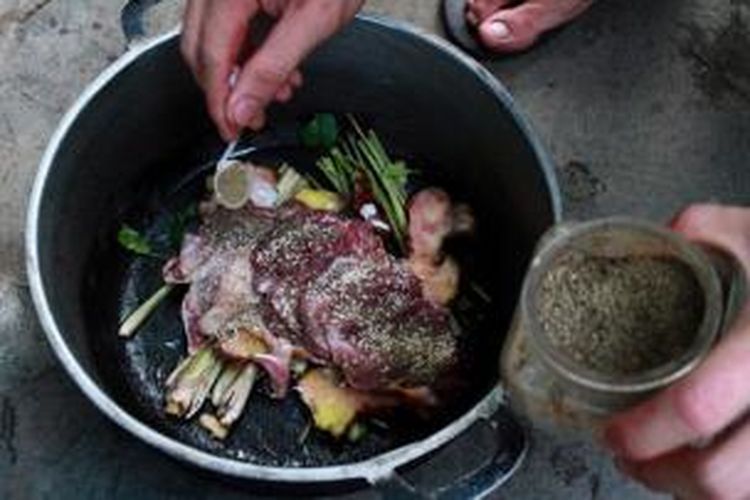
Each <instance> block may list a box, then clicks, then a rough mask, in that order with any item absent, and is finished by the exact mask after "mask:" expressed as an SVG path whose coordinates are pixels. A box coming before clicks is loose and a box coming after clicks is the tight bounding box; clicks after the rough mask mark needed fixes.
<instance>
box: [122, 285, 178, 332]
mask: <svg viewBox="0 0 750 500" xmlns="http://www.w3.org/2000/svg"><path fill="white" fill-rule="evenodd" d="M173 288H174V285H173V284H172V283H167V284H166V285H164V286H162V287H161V288H159V289H158V290H157V291H156V293H154V294H153V295H152V296H151V297H149V298H148V300H146V302H144V303H143V304H141V305H140V306H138V308H137V309H136V310H135V311H133V312H132V313H130V316H128V317H127V318H126V319H125V321H123V322H122V325H120V330H119V334H120V337H131V336H132V335H133V334H134V333H135V332H136V330H138V328H140V327H141V325H142V324H143V322H144V321H146V319H147V318H148V317H149V316H150V315H151V313H153V312H154V310H155V309H156V308H157V307H158V305H159V304H161V303H162V301H163V300H164V299H165V298H167V296H168V295H169V292H171V291H172V289H173Z"/></svg>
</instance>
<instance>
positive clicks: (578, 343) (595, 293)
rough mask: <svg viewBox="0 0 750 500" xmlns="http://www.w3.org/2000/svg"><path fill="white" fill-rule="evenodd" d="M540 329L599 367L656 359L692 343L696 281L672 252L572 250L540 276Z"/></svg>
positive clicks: (614, 370)
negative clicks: (635, 253)
mask: <svg viewBox="0 0 750 500" xmlns="http://www.w3.org/2000/svg"><path fill="white" fill-rule="evenodd" d="M538 293H539V302H538V314H539V321H540V324H541V327H542V330H543V332H544V334H546V335H547V336H548V337H549V339H550V340H551V341H552V344H553V345H554V346H555V347H557V348H558V349H559V350H560V351H561V352H562V353H564V354H565V355H566V356H569V357H570V358H572V359H573V360H575V361H576V362H578V363H580V364H582V365H583V366H585V367H587V368H589V369H593V370H595V371H597V372H600V373H606V374H612V375H629V374H634V373H638V372H642V371H644V370H648V369H651V368H655V367H658V366H661V365H663V364H665V363H666V362H668V361H669V360H671V359H674V358H676V357H678V356H679V355H680V354H682V353H684V352H685V351H686V350H687V349H688V347H689V346H690V344H691V342H692V340H693V338H694V336H695V334H696V333H697V330H698V328H699V325H700V323H701V320H702V318H703V313H704V307H705V304H704V299H703V295H702V292H701V288H700V284H699V283H698V281H697V279H696V277H695V275H694V274H693V272H692V270H691V269H690V268H689V266H688V265H687V264H685V263H683V262H681V261H680V260H677V259H675V258H672V257H667V256H664V257H650V256H638V257H622V258H609V257H598V256H590V255H584V254H580V253H577V254H571V255H568V256H565V257H563V258H561V259H560V260H559V261H558V262H557V263H556V264H555V265H554V266H553V267H552V268H551V269H550V270H549V271H548V272H547V273H546V275H545V276H543V277H542V280H541V283H540V289H539V291H538Z"/></svg>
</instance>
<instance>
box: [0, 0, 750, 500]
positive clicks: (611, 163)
mask: <svg viewBox="0 0 750 500" xmlns="http://www.w3.org/2000/svg"><path fill="white" fill-rule="evenodd" d="M119 3H120V2H113V1H107V0H0V186H1V187H0V190H1V191H0V497H4V498H47V497H50V498H144V499H145V498H162V497H180V498H193V497H195V498H209V497H215V496H219V495H222V496H224V497H227V498H231V497H237V498H239V497H241V496H242V497H244V496H247V495H248V493H261V491H260V490H258V488H257V486H251V487H249V488H248V487H247V486H243V485H238V484H232V485H229V484H226V483H223V482H220V481H218V480H216V479H214V478H211V477H207V476H204V475H202V474H200V473H197V472H195V471H192V470H189V469H187V468H185V467H183V466H181V465H179V464H177V463H175V462H173V461H171V460H169V459H167V458H165V457H163V456H161V455H160V454H158V453H157V452H155V451H153V450H151V449H149V448H148V447H146V446H145V445H142V444H140V443H138V442H136V441H134V440H133V439H131V438H130V437H129V436H128V435H126V434H125V433H123V432H122V431H120V430H119V429H117V428H116V427H115V426H114V425H112V424H110V423H109V421H107V420H105V418H104V417H102V416H100V415H99V414H98V413H97V412H96V411H95V410H94V408H93V407H92V406H91V405H90V404H89V403H88V402H87V401H86V400H85V399H84V398H83V396H82V395H81V394H80V393H79V391H78V390H77V389H76V387H74V386H73V384H72V383H71V382H70V381H69V380H68V378H67V376H66V375H65V374H64V373H63V372H62V370H61V369H60V367H59V366H58V365H57V363H56V362H55V360H54V359H53V358H52V356H51V354H50V352H49V350H48V348H47V346H46V344H45V341H44V339H43V335H42V333H41V331H40V329H39V327H38V325H37V323H36V320H35V317H34V314H33V312H32V310H31V309H30V302H29V298H28V293H27V290H26V288H25V285H24V282H25V278H24V271H23V266H22V262H23V249H22V237H23V215H24V209H25V204H26V197H27V194H28V192H29V190H30V186H31V182H32V179H33V176H34V173H35V170H36V166H37V164H38V161H39V158H40V155H41V152H42V149H43V147H44V145H45V143H46V141H47V140H48V139H49V137H50V134H51V132H52V130H53V129H54V127H55V125H56V123H57V121H58V120H59V118H60V117H61V115H62V113H63V112H64V110H65V109H66V108H67V107H68V106H69V105H70V104H71V103H72V101H73V100H74V98H75V96H76V95H77V94H79V93H80V91H81V90H82V89H83V87H84V85H85V84H86V82H88V81H90V80H91V79H92V78H93V77H94V76H95V75H96V74H97V73H98V72H99V71H101V70H102V69H103V68H104V67H105V66H106V65H107V64H108V63H109V62H111V61H112V60H114V59H115V58H116V57H118V56H119V55H120V54H121V53H122V52H123V51H124V40H123V37H122V35H121V34H120V30H119V28H118V25H117V19H118V10H119ZM437 4H438V2H437V1H436V0H418V1H410V2H399V1H397V0H377V1H371V2H370V3H369V8H370V9H371V10H376V11H379V12H386V13H390V14H392V15H394V16H398V17H401V18H406V19H408V20H411V21H413V22H415V23H416V24H419V25H421V26H423V27H425V28H427V29H429V30H437V26H438V24H437ZM178 10H179V2H167V4H166V5H165V6H162V7H159V8H158V9H157V10H156V12H154V14H153V15H152V16H151V17H150V18H149V29H150V30H152V31H154V32H157V31H159V30H162V29H165V28H166V27H168V26H170V25H171V24H172V23H173V22H174V20H175V19H176V16H175V14H176V12H177V11H178ZM749 27H750V6H749V5H748V2H747V0H660V1H659V2H632V1H630V0H609V1H607V2H600V3H598V4H597V5H596V6H595V7H594V8H593V9H592V10H591V11H590V12H589V13H587V14H586V15H585V16H584V17H583V18H582V19H581V20H580V21H578V22H576V23H575V24H574V25H572V26H570V27H568V28H566V29H564V30H562V31H560V32H558V33H556V34H554V35H553V36H551V37H550V38H549V39H547V40H545V41H544V42H543V43H542V44H541V45H540V46H538V47H537V48H536V49H534V50H533V51H532V52H529V53H527V54H524V55H521V56H517V57H513V58H505V59H499V60H495V61H491V62H488V66H489V68H490V69H491V70H492V71H493V72H494V73H495V74H496V75H497V76H498V77H499V78H500V79H502V80H503V81H504V82H505V83H506V85H507V86H508V87H509V88H510V90H511V92H512V93H513V94H514V95H515V97H516V98H517V100H518V102H519V104H520V107H521V108H522V109H523V110H524V111H525V112H526V113H527V115H528V117H529V118H530V121H531V122H532V124H533V125H534V127H535V128H536V129H537V130H538V132H539V133H540V135H541V137H542V139H543V142H544V143H545V144H546V146H547V147H548V148H549V150H550V152H551V153H552V157H553V159H554V161H555V162H556V164H557V166H558V169H559V174H560V177H561V180H562V183H563V188H564V191H565V209H566V215H567V216H568V217H573V218H590V217H594V216H600V215H606V214H614V213H625V214H631V215H638V216H643V217H647V218H651V219H655V220H664V219H666V218H667V217H669V216H670V215H671V214H672V213H673V212H674V211H675V210H677V209H679V208H680V207H682V206H684V205H685V204H687V203H690V202H693V201H699V200H716V201H724V202H734V203H746V202H748V201H749V200H748V198H749V197H750V170H749V169H748V167H747V163H746V162H747V158H748V157H750V155H749V154H748V153H750V140H748V137H750V134H749V133H748V132H750V68H748V67H747V63H746V62H745V63H744V65H743V64H739V63H738V62H739V61H740V60H741V58H744V59H745V60H746V54H747V53H748V51H749V50H750V34H749V33H750V30H749ZM468 452H470V448H467V449H464V450H463V453H468ZM454 460H458V461H460V460H461V459H460V458H459V459H456V457H452V458H451V457H447V458H446V457H442V460H441V464H439V465H438V466H436V467H437V468H442V469H443V470H447V469H450V468H451V467H452V465H451V464H452V463H453V461H454ZM419 477H426V478H430V479H427V480H429V481H432V480H433V479H434V478H435V477H436V474H429V473H424V474H420V475H419ZM266 493H268V492H266ZM360 495H361V493H360ZM365 496H371V494H367V493H365ZM497 496H498V497H512V498H575V499H585V498H617V499H619V498H649V495H648V494H647V493H646V492H645V491H644V490H642V489H641V488H639V487H637V486H636V485H633V484H632V483H629V482H627V481H625V480H623V479H622V478H621V477H619V476H618V474H617V473H616V472H615V470H614V469H613V467H612V466H611V465H610V463H609V461H608V460H607V458H606V457H605V456H603V455H601V454H600V453H599V452H597V451H596V449H595V447H593V446H591V445H588V444H585V443H580V442H577V441H576V440H573V439H565V438H560V437H554V436H551V435H547V434H544V433H541V432H536V433H535V434H534V445H533V448H532V451H531V454H530V456H529V459H528V460H527V462H526V464H525V466H524V467H523V468H522V469H521V470H520V472H519V473H518V474H517V475H516V476H515V477H514V478H513V480H512V481H511V482H510V484H508V485H507V486H506V487H505V488H504V489H503V490H502V492H499V493H498V494H497Z"/></svg>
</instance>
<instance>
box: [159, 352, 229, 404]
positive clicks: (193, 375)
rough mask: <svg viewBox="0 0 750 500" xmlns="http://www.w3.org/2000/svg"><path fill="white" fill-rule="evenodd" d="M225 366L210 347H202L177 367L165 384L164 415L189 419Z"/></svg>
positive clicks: (203, 400)
mask: <svg viewBox="0 0 750 500" xmlns="http://www.w3.org/2000/svg"><path fill="white" fill-rule="evenodd" d="M223 368H224V363H223V361H222V360H221V359H219V357H218V356H217V355H216V353H215V352H214V348H213V346H212V345H205V346H203V347H202V348H200V349H198V350H197V351H195V352H194V353H193V354H191V355H190V356H188V357H187V358H186V359H185V360H183V361H182V362H180V364H179V365H177V368H175V370H174V371H173V372H172V373H171V374H170V375H169V377H168V378H167V382H166V391H167V394H166V408H165V411H166V412H167V413H168V414H170V415H174V416H176V417H184V418H185V419H189V418H191V417H192V416H193V415H195V414H196V413H197V412H198V410H200V408H201V406H203V403H204V402H205V400H206V397H208V393H209V392H210V391H211V388H212V387H213V386H214V383H215V382H216V379H217V378H218V377H219V374H220V373H221V371H222V369H223Z"/></svg>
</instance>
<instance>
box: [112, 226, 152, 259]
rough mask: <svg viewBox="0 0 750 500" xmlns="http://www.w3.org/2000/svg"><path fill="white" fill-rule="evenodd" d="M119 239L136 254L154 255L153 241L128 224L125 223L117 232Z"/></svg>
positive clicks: (122, 244) (123, 245) (127, 248)
mask: <svg viewBox="0 0 750 500" xmlns="http://www.w3.org/2000/svg"><path fill="white" fill-rule="evenodd" d="M117 241H118V242H119V243H120V245H121V246H122V247H123V248H125V249H126V250H130V251H131V252H133V253H135V254H138V255H146V256H149V257H153V256H154V252H153V249H152V248H151V243H150V242H149V241H148V239H146V237H145V236H143V235H142V234H141V233H139V232H138V231H136V230H135V229H133V228H132V227H130V226H128V225H126V224H123V225H122V227H120V230H119V231H118V232H117Z"/></svg>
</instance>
